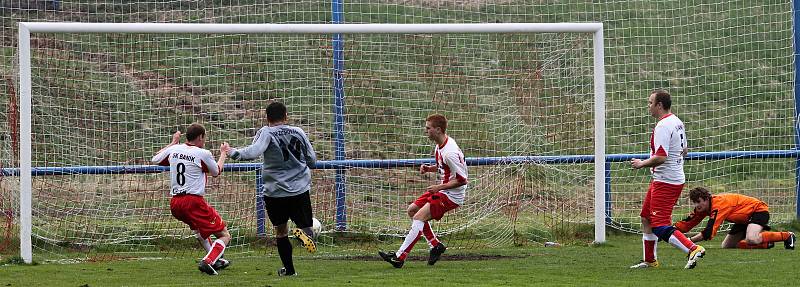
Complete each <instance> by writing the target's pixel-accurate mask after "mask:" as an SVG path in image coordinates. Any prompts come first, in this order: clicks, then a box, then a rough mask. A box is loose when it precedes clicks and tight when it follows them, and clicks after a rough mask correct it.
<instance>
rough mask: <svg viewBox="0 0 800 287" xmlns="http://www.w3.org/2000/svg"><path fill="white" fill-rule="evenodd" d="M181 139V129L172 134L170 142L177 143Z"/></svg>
mask: <svg viewBox="0 0 800 287" xmlns="http://www.w3.org/2000/svg"><path fill="white" fill-rule="evenodd" d="M180 141H181V131H176V132H175V133H174V134H172V142H171V143H172V144H178V142H180Z"/></svg>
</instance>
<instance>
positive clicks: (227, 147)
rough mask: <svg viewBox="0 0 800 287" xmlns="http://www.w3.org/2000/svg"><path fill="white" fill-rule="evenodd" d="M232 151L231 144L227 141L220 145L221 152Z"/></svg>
mask: <svg viewBox="0 0 800 287" xmlns="http://www.w3.org/2000/svg"><path fill="white" fill-rule="evenodd" d="M230 151H231V146H230V145H228V143H227V142H222V145H220V146H219V152H220V153H224V154H228V152H230Z"/></svg>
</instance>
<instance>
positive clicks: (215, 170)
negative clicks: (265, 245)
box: [152, 124, 231, 275]
mask: <svg viewBox="0 0 800 287" xmlns="http://www.w3.org/2000/svg"><path fill="white" fill-rule="evenodd" d="M180 138H181V132H180V131H178V132H175V134H173V135H172V142H171V143H170V144H169V145H167V146H166V147H164V148H162V149H161V150H160V151H158V153H156V155H155V156H154V157H153V159H152V161H153V163H156V164H158V165H163V166H169V174H170V186H171V190H170V195H172V200H170V203H169V208H170V211H171V212H172V216H174V217H175V218H176V219H178V220H180V221H182V222H184V223H186V224H187V225H189V228H191V229H192V231H194V233H195V236H196V237H197V240H198V241H199V242H200V244H201V245H202V246H203V248H205V250H206V256H205V257H203V260H202V261H200V263H199V265H198V269H200V271H203V272H205V273H206V274H209V275H217V270H220V269H224V268H225V267H228V265H229V264H230V262H228V261H227V260H225V259H223V258H222V254H223V253H224V252H225V246H226V245H228V243H229V242H230V240H231V235H230V233H228V229H227V228H226V227H225V222H224V221H222V218H221V217H220V216H219V214H218V213H217V211H216V210H214V208H213V207H211V206H210V205H208V203H206V200H205V199H203V195H205V194H206V174H211V176H218V175H219V174H220V173H222V167H223V165H224V164H225V157H226V155H227V153H228V151H229V150H230V147H229V146H228V143H222V146H220V148H219V152H220V155H219V160H218V161H216V162H215V161H214V156H213V155H211V152H210V151H208V150H206V149H204V148H203V146H204V145H205V141H206V130H205V128H203V126H202V125H199V124H192V125H191V126H189V128H188V129H186V143H185V144H178V141H179V140H180ZM211 234H214V236H215V237H216V238H217V240H215V241H214V242H213V245H212V243H210V242H209V237H210V236H211Z"/></svg>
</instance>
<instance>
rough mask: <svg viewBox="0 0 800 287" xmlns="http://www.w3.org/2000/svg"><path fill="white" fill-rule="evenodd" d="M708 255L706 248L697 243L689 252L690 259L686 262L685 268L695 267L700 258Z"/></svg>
mask: <svg viewBox="0 0 800 287" xmlns="http://www.w3.org/2000/svg"><path fill="white" fill-rule="evenodd" d="M703 256H706V249H705V248H703V246H700V245H697V248H695V249H694V250H693V251H692V252H690V253H689V261H687V262H686V267H683V268H684V269H694V267H696V266H697V261H700V258H703Z"/></svg>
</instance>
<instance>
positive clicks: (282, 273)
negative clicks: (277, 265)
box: [278, 267, 297, 277]
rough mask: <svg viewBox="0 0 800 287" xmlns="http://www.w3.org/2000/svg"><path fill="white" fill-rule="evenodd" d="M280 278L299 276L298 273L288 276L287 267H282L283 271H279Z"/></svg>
mask: <svg viewBox="0 0 800 287" xmlns="http://www.w3.org/2000/svg"><path fill="white" fill-rule="evenodd" d="M278 276H279V277H286V276H297V272H295V273H292V274H286V267H281V269H278Z"/></svg>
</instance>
